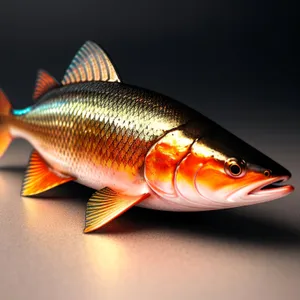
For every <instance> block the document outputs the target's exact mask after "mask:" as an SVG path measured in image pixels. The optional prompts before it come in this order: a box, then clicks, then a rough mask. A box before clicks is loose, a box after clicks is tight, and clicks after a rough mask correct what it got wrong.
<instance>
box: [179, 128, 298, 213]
mask: <svg viewBox="0 0 300 300" xmlns="http://www.w3.org/2000/svg"><path fill="white" fill-rule="evenodd" d="M181 163H182V164H183V165H182V167H181V168H180V167H179V174H177V186H178V187H179V190H180V192H181V194H182V195H184V196H185V198H186V199H188V200H189V201H190V202H191V203H193V204H194V205H197V203H198V204H199V205H200V202H201V203H202V204H203V202H205V203H206V204H207V206H208V207H214V206H215V207H216V208H222V207H224V208H227V207H228V208H229V207H236V206H244V205H251V204H256V203H261V202H266V201H271V200H275V199H277V198H281V197H284V196H287V195H288V194H290V193H291V192H292V191H293V190H294V188H293V186H291V185H285V181H287V180H288V179H290V177H291V173H290V172H289V171H288V170H287V169H286V168H284V167H283V166H281V165H280V164H278V163H276V162H275V161H274V160H272V159H271V158H269V157H268V156H266V155H265V154H263V153H262V152H260V151H259V150H257V149H255V148H253V147H252V146H250V145H249V144H247V143H246V142H244V141H243V140H241V139H240V138H238V137H236V136H235V135H233V134H231V133H230V132H228V131H227V130H225V129H223V128H222V127H216V128H215V129H214V130H212V131H211V132H210V133H209V134H206V135H204V136H203V137H202V138H199V139H198V140H197V141H196V142H195V143H194V144H193V145H192V147H191V150H190V154H189V157H187V159H186V161H184V160H183V161H182V162H181ZM180 169H182V171H181V175H183V174H184V176H180ZM187 169H190V171H186V170H187ZM187 176H188V177H189V183H188V180H185V181H184V180H183V179H184V177H185V178H187Z"/></svg>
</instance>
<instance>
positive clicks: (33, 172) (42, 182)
mask: <svg viewBox="0 0 300 300" xmlns="http://www.w3.org/2000/svg"><path fill="white" fill-rule="evenodd" d="M73 180H75V178H73V177H70V176H66V175H63V174H59V173H57V172H55V171H54V170H51V168H50V167H49V166H48V165H47V163H46V162H45V161H44V160H43V159H42V158H41V157H40V155H39V154H38V152H37V151H35V150H34V151H33V152H32V154H31V158H30V161H29V165H28V168H27V171H26V174H25V178H24V181H23V188H22V192H21V195H22V196H33V195H37V194H40V193H42V192H45V191H47V190H50V189H52V188H54V187H56V186H59V185H61V184H64V183H66V182H69V181H73Z"/></svg>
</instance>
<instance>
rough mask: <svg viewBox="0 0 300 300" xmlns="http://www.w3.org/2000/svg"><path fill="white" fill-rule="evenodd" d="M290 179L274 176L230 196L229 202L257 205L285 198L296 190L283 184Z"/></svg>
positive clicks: (288, 177)
mask: <svg viewBox="0 0 300 300" xmlns="http://www.w3.org/2000/svg"><path fill="white" fill-rule="evenodd" d="M289 179H290V176H274V177H272V178H270V179H265V180H261V181H259V182H255V183H253V184H250V185H248V186H246V187H243V188H241V189H239V190H238V191H235V192H234V193H232V194H230V195H228V197H227V201H228V202H238V201H242V202H243V203H245V204H251V203H253V204H255V203H261V202H266V201H272V200H275V199H279V198H282V197H285V196H287V195H289V194H290V193H292V192H293V191H294V189H295V188H294V187H293V186H292V185H282V184H281V183H283V182H285V181H287V180H289ZM279 183H280V184H279Z"/></svg>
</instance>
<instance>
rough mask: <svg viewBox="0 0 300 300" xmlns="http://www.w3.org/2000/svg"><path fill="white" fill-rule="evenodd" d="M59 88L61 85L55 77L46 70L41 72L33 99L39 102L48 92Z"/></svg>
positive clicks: (39, 72) (38, 75)
mask: <svg viewBox="0 0 300 300" xmlns="http://www.w3.org/2000/svg"><path fill="white" fill-rule="evenodd" d="M58 86H59V83H58V82H57V81H56V79H55V78H54V77H52V76H51V75H50V74H49V73H48V72H46V71H44V70H39V71H38V74H37V78H36V84H35V90H34V93H33V99H34V100H37V99H38V98H40V97H41V96H43V95H44V94H46V93H47V92H48V91H50V90H52V89H54V88H56V87H58Z"/></svg>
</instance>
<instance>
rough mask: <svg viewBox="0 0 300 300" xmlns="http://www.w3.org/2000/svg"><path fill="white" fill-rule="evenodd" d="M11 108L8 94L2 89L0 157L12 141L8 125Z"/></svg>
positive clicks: (0, 93)
mask: <svg viewBox="0 0 300 300" xmlns="http://www.w3.org/2000/svg"><path fill="white" fill-rule="evenodd" d="M11 109H12V107H11V104H10V102H9V100H8V98H7V96H6V95H5V94H4V92H3V90H1V89H0V157H1V156H2V155H3V154H4V152H5V151H6V149H7V148H8V146H9V145H10V143H11V141H12V137H11V135H10V133H9V131H8V126H7V119H8V116H9V114H10V111H11Z"/></svg>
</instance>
